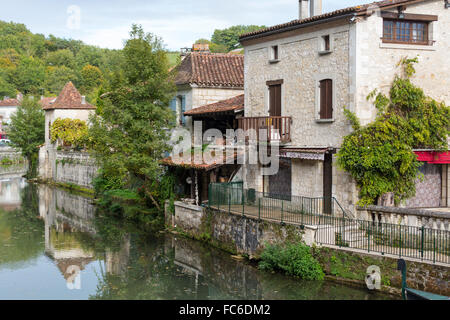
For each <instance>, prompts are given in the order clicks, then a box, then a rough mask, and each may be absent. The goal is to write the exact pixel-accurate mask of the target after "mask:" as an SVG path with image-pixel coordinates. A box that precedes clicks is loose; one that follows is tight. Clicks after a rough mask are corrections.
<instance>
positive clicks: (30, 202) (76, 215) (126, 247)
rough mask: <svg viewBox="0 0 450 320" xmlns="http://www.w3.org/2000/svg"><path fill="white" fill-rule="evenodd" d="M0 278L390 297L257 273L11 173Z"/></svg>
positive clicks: (142, 290)
mask: <svg viewBox="0 0 450 320" xmlns="http://www.w3.org/2000/svg"><path fill="white" fill-rule="evenodd" d="M19 195H20V196H19ZM0 283H1V286H0V299H152V300H153V299H169V300H171V299H252V300H253V299H295V300H309V299H358V300H360V299H390V298H391V297H390V296H386V295H383V294H376V293H370V292H368V291H367V290H363V289H356V288H352V287H347V286H343V285H341V284H335V283H330V282H326V281H322V282H314V281H299V280H296V279H292V278H289V277H285V276H283V275H278V274H269V273H264V272H260V271H259V270H257V269H256V268H255V267H254V266H252V265H250V264H247V263H244V262H240V261H235V260H233V259H231V257H230V256H229V255H228V254H226V253H224V252H221V251H218V250H216V249H213V248H210V247H208V246H205V245H203V244H201V243H198V242H196V241H192V240H188V239H184V238H180V237H174V236H171V235H167V234H163V233H160V232H148V231H147V232H144V231H141V230H138V229H137V227H136V226H135V225H133V224H131V223H126V222H124V221H121V220H119V219H117V218H114V217H111V215H110V214H105V213H102V212H99V211H98V210H96V208H95V207H94V205H93V204H92V200H91V199H89V198H84V197H82V196H79V195H74V194H70V193H67V192H65V191H62V190H58V189H52V188H49V187H46V186H39V187H38V186H36V185H28V184H26V183H25V182H24V181H23V180H22V179H21V178H18V177H15V178H12V179H5V180H3V181H1V190H0Z"/></svg>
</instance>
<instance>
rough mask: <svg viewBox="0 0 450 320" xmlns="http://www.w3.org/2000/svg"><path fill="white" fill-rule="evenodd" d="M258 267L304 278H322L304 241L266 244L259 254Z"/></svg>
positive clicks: (318, 265)
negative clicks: (283, 244)
mask: <svg viewBox="0 0 450 320" xmlns="http://www.w3.org/2000/svg"><path fill="white" fill-rule="evenodd" d="M259 268H260V269H261V270H265V271H282V272H284V273H286V274H288V275H291V276H295V277H299V278H301V279H305V280H323V278H324V276H325V275H324V273H323V271H322V268H321V266H320V264H319V262H317V260H316V259H315V258H314V257H313V256H312V254H311V248H310V247H308V246H307V245H306V244H304V243H295V244H294V243H291V244H287V245H285V246H281V245H268V246H267V247H266V249H265V250H264V252H263V253H262V255H261V262H260V263H259Z"/></svg>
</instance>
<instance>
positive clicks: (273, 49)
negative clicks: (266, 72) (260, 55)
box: [270, 46, 279, 61]
mask: <svg viewBox="0 0 450 320" xmlns="http://www.w3.org/2000/svg"><path fill="white" fill-rule="evenodd" d="M270 60H271V61H278V60H279V54H278V46H272V47H271V52H270Z"/></svg>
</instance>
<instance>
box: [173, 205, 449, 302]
mask: <svg viewBox="0 0 450 320" xmlns="http://www.w3.org/2000/svg"><path fill="white" fill-rule="evenodd" d="M174 207H175V210H174V212H169V210H166V224H167V226H168V227H170V228H174V229H175V230H177V231H180V232H182V233H184V234H186V235H188V236H189V237H192V238H195V239H197V240H201V241H204V242H207V243H209V244H211V245H213V246H215V247H218V248H221V249H223V250H225V251H227V252H230V253H232V254H240V255H244V256H248V257H249V258H250V259H259V257H260V256H261V253H262V252H263V250H264V248H265V247H266V246H267V244H283V243H287V242H296V241H304V242H305V243H306V244H307V245H309V246H311V247H312V248H313V254H314V256H315V257H316V258H317V260H318V261H319V262H320V264H321V265H322V267H323V269H324V271H325V273H326V274H327V275H328V276H331V277H333V278H335V279H342V280H343V281H347V282H356V283H357V284H359V285H364V284H365V277H366V276H367V268H368V267H370V266H372V265H376V266H379V267H380V269H381V275H382V285H383V291H388V292H391V293H398V289H399V288H400V287H401V273H400V272H399V271H397V270H396V268H397V259H398V258H397V257H394V256H387V255H384V256H382V255H379V254H375V253H373V254H369V253H367V252H362V251H361V250H356V249H346V248H339V247H336V246H318V245H317V244H316V243H315V240H316V236H317V233H318V230H319V229H318V228H317V227H315V226H303V227H302V226H297V225H281V224H279V223H274V222H269V221H259V220H258V219H254V218H251V217H245V216H239V215H233V214H228V213H224V212H220V211H215V210H211V209H208V208H203V207H199V206H193V205H190V204H186V203H183V202H175V204H174ZM167 208H168V206H166V209H167ZM404 259H405V260H406V261H407V266H408V274H407V280H408V281H407V282H408V287H410V288H413V289H418V290H424V291H428V292H432V293H436V294H441V295H450V287H449V278H450V267H449V266H447V265H443V264H438V263H437V264H430V263H426V262H420V261H418V260H415V259H408V258H404Z"/></svg>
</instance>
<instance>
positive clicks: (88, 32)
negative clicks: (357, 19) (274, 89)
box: [0, 0, 373, 50]
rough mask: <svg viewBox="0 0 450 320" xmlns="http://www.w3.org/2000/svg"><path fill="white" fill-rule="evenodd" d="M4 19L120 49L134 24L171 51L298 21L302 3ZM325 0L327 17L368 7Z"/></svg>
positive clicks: (101, 9) (231, 1)
mask: <svg viewBox="0 0 450 320" xmlns="http://www.w3.org/2000/svg"><path fill="white" fill-rule="evenodd" d="M0 2H1V7H2V10H1V11H0V20H3V21H8V22H9V21H13V22H17V23H23V24H25V25H26V26H27V27H28V29H30V30H31V31H32V32H33V33H41V34H44V35H46V36H48V35H49V34H53V35H55V36H57V37H62V38H71V39H76V40H82V41H84V42H85V43H87V44H91V45H96V46H99V47H102V48H110V49H121V48H122V47H123V41H124V39H127V38H128V33H129V31H130V27H131V25H132V24H133V23H137V24H141V25H142V26H143V27H144V30H145V31H147V32H151V33H153V34H155V35H157V36H159V37H161V38H162V39H163V41H164V43H165V45H166V48H167V49H169V50H179V49H180V48H183V47H191V46H192V44H193V43H194V41H195V40H197V39H200V38H206V39H210V38H211V35H212V34H213V32H214V30H215V29H224V28H227V27H230V26H233V25H238V24H243V25H250V24H254V25H266V26H271V25H276V24H279V23H285V22H288V21H291V20H294V19H297V18H298V0H226V1H219V0H14V1H7V0H0ZM369 2H373V1H370V0H369V1H367V0H323V6H324V10H323V11H324V12H329V11H333V10H337V9H341V8H345V7H349V6H354V5H358V4H364V3H369Z"/></svg>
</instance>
